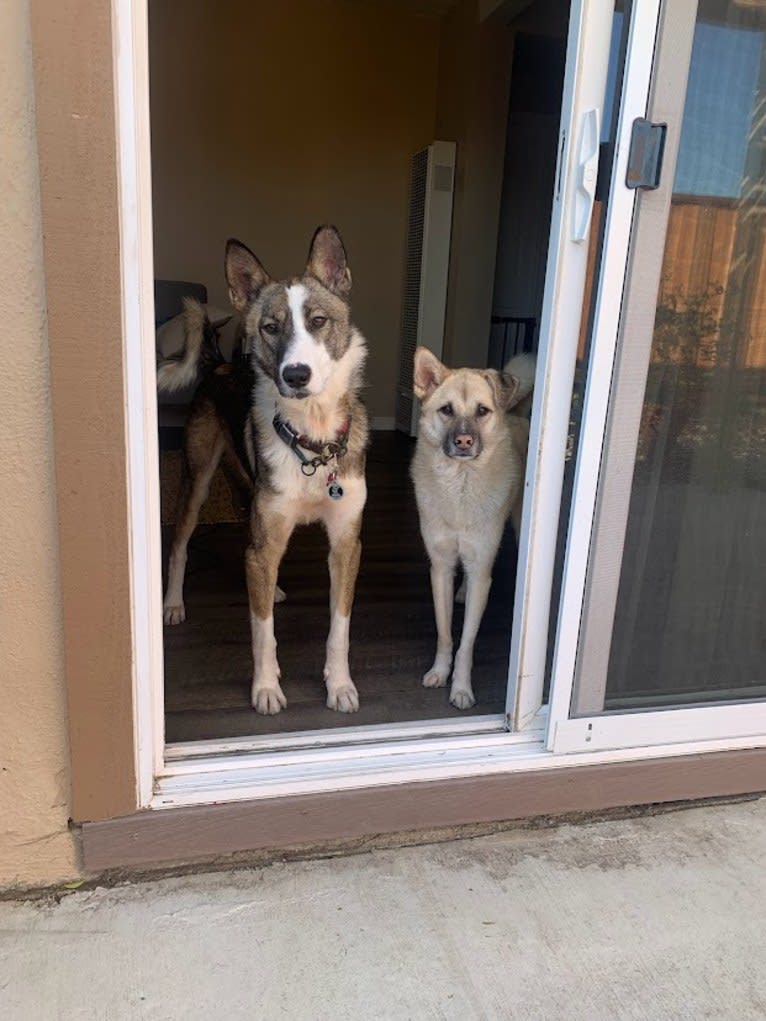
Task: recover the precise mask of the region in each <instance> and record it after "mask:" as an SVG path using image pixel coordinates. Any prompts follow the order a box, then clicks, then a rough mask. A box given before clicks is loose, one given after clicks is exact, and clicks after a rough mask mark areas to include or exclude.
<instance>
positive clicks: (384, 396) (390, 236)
mask: <svg viewBox="0 0 766 1021" xmlns="http://www.w3.org/2000/svg"><path fill="white" fill-rule="evenodd" d="M150 41H151V84H152V150H153V151H152V165H153V177H154V232H155V275H156V276H157V277H171V278H182V279H191V280H199V281H202V282H203V283H205V284H206V285H207V287H208V289H209V293H210V298H211V301H214V302H217V303H224V304H226V303H227V299H226V290H225V286H224V280H223V269H222V256H223V246H224V243H225V241H226V238H227V237H229V236H231V235H234V236H236V237H239V238H241V240H243V241H244V242H245V243H246V244H248V245H249V246H250V247H251V248H253V249H254V251H255V252H256V254H257V255H258V256H259V257H260V258H261V259H262V261H263V262H264V264H265V265H266V267H267V269H268V270H269V272H270V273H272V274H273V275H276V276H284V275H287V274H291V273H295V272H296V271H299V270H301V269H302V268H303V264H304V259H305V255H306V252H307V249H308V242H309V240H310V236H311V233H312V231H313V228H314V227H315V226H316V225H317V224H319V223H323V222H330V223H335V224H336V225H337V226H338V227H339V229H340V231H341V233H342V235H343V238H344V240H345V242H346V246H347V248H348V252H349V258H350V262H351V270H352V273H353V277H354V296H353V303H354V316H355V319H356V321H357V324H358V325H359V327H360V329H361V330H362V331H363V332H364V333H365V334H366V336H367V339H368V341H369V344H370V359H369V367H368V380H369V383H370V388H369V393H368V405H369V407H370V411H371V413H372V414H373V415H378V416H393V414H394V405H395V387H396V381H397V375H398V353H399V323H400V314H401V294H402V283H403V265H404V246H405V241H406V230H407V226H406V215H407V191H408V180H409V160H410V156H411V154H412V153H413V152H415V151H416V150H417V149H418V148H421V147H422V146H424V145H426V144H428V143H429V142H431V141H432V140H433V131H434V115H435V105H436V81H437V62H438V44H439V22H438V21H437V20H435V19H431V18H421V17H415V16H413V15H410V14H407V13H406V12H404V11H402V10H401V9H398V8H396V7H393V6H392V7H389V6H385V5H384V6H382V7H377V6H368V5H366V4H361V3H349V2H345V0H326V2H323V3H321V4H320V3H316V2H315V0H281V2H280V3H273V2H253V0H219V2H217V3H212V2H211V0H184V3H183V4H179V3H178V2H177V0H151V4H150Z"/></svg>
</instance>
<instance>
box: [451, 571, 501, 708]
mask: <svg viewBox="0 0 766 1021" xmlns="http://www.w3.org/2000/svg"><path fill="white" fill-rule="evenodd" d="M491 572H492V561H489V562H488V563H487V562H484V561H480V562H479V563H473V564H466V596H465V617H464V618H463V633H462V635H461V636H460V645H459V646H458V650H457V652H456V654H455V669H454V671H453V674H452V687H451V689H450V694H449V700H450V702H451V703H452V704H453V705H454V706H455V707H456V708H457V709H470V708H471V706H472V705H474V704H475V703H476V699H475V698H474V696H473V688H472V687H471V668H472V667H473V646H474V643H475V641H476V635H477V633H478V631H479V625H480V624H481V618H482V617H483V616H484V609H485V607H486V605H487V597H488V596H489V589H490V586H491V584H492V574H491Z"/></svg>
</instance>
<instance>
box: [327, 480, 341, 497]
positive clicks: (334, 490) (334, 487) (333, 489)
mask: <svg viewBox="0 0 766 1021" xmlns="http://www.w3.org/2000/svg"><path fill="white" fill-rule="evenodd" d="M327 495H328V496H329V497H330V499H331V500H340V498H341V497H342V496H343V486H339V485H338V483H337V482H331V483H330V485H329V486H328V487H327Z"/></svg>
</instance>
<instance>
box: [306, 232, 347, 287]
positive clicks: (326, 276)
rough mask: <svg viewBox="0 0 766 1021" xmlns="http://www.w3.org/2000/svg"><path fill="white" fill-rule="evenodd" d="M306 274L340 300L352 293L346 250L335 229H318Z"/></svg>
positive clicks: (310, 250) (312, 241)
mask: <svg viewBox="0 0 766 1021" xmlns="http://www.w3.org/2000/svg"><path fill="white" fill-rule="evenodd" d="M306 272H307V273H308V274H310V275H311V276H312V277H316V278H317V280H318V281H319V283H320V284H323V285H324V286H325V287H326V288H327V289H328V291H332V292H333V294H337V295H338V297H340V298H344V299H346V298H348V295H349V294H350V292H351V270H350V269H349V268H348V261H347V259H346V249H345V248H344V247H343V242H342V241H341V239H340V234H339V233H338V232H337V230H336V229H335V227H318V228H317V230H316V232H315V234H314V237H313V238H312V239H311V247H310V248H309V258H308V262H307V263H306Z"/></svg>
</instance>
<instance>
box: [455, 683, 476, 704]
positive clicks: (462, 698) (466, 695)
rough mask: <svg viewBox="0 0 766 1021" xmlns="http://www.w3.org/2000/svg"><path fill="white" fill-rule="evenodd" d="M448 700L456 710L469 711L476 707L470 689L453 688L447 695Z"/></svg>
mask: <svg viewBox="0 0 766 1021" xmlns="http://www.w3.org/2000/svg"><path fill="white" fill-rule="evenodd" d="M449 700H450V703H451V704H452V705H454V707H455V708H456V709H470V708H471V706H474V705H476V699H475V698H474V697H473V692H472V691H471V689H470V688H455V687H453V688H452V691H451V692H450V694H449Z"/></svg>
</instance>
